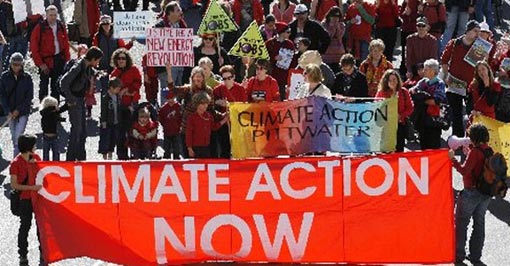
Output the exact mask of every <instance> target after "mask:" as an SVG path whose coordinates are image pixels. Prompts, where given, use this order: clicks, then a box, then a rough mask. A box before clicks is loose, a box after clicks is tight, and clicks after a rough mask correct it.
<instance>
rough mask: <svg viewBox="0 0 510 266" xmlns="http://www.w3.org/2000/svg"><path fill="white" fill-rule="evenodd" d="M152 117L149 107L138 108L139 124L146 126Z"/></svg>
mask: <svg viewBox="0 0 510 266" xmlns="http://www.w3.org/2000/svg"><path fill="white" fill-rule="evenodd" d="M150 119H151V115H150V113H149V110H147V108H145V107H144V108H141V109H140V110H138V124H140V125H142V126H145V125H147V123H149V120H150Z"/></svg>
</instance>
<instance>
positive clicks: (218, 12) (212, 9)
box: [198, 0, 237, 34]
mask: <svg viewBox="0 0 510 266" xmlns="http://www.w3.org/2000/svg"><path fill="white" fill-rule="evenodd" d="M236 30H237V25H236V24H235V22H234V21H232V18H231V17H230V16H229V15H227V13H226V12H225V10H223V8H222V7H221V6H220V5H219V4H218V2H217V1H216V0H212V1H211V4H210V5H209V8H207V12H206V13H205V16H204V19H202V23H200V27H199V28H198V34H204V33H216V32H231V31H236Z"/></svg>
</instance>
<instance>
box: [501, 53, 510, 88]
mask: <svg viewBox="0 0 510 266" xmlns="http://www.w3.org/2000/svg"><path fill="white" fill-rule="evenodd" d="M500 68H501V69H503V70H504V71H505V72H507V73H508V71H510V58H508V57H505V58H504V59H503V60H502V61H501V65H500ZM498 81H499V83H500V84H501V87H503V88H506V89H510V77H508V76H506V77H498Z"/></svg>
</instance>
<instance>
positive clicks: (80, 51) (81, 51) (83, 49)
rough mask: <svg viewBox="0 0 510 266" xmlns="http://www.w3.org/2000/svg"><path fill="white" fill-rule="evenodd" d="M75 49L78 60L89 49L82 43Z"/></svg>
mask: <svg viewBox="0 0 510 266" xmlns="http://www.w3.org/2000/svg"><path fill="white" fill-rule="evenodd" d="M76 49H77V52H78V58H80V57H82V56H85V54H86V53H87V51H88V50H89V47H88V46H87V45H86V44H83V43H82V44H79V45H78V47H77V48H76Z"/></svg>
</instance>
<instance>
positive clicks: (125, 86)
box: [110, 48, 142, 160]
mask: <svg viewBox="0 0 510 266" xmlns="http://www.w3.org/2000/svg"><path fill="white" fill-rule="evenodd" d="M112 59H113V60H112V63H113V65H114V67H115V68H114V69H113V71H112V74H111V75H110V78H112V77H117V78H119V79H120V80H121V83H122V89H121V90H120V96H121V98H120V121H121V122H120V129H119V138H120V139H121V140H122V141H123V142H124V143H125V140H126V138H127V132H128V130H129V125H130V124H131V121H132V113H133V111H134V107H135V106H136V104H138V100H139V99H140V87H141V86H142V75H141V74H140V70H138V68H137V67H136V66H135V65H134V63H133V58H132V57H131V54H130V53H129V51H128V50H127V49H125V48H119V49H117V50H116V51H115V52H114V53H113V55H112ZM120 143H122V142H120ZM117 151H118V152H117V155H118V156H119V159H121V160H127V159H128V158H129V156H128V151H127V147H126V146H123V147H117Z"/></svg>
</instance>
